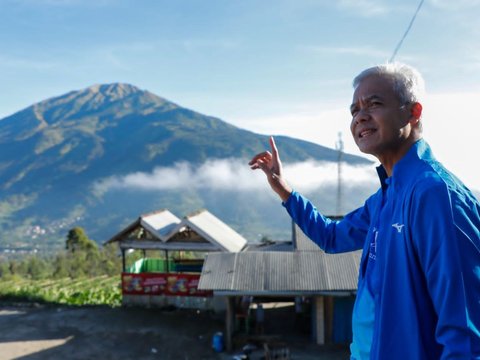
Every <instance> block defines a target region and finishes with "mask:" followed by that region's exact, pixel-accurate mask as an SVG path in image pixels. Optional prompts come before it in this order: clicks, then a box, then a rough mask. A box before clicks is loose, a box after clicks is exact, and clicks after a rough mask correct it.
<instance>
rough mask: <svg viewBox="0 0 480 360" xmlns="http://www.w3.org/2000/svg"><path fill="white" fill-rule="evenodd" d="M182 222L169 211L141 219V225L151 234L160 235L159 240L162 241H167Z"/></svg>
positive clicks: (143, 216)
mask: <svg viewBox="0 0 480 360" xmlns="http://www.w3.org/2000/svg"><path fill="white" fill-rule="evenodd" d="M180 222H181V220H180V219H179V218H178V217H176V216H175V215H173V214H172V213H171V212H170V211H168V210H163V211H160V212H156V213H152V214H148V215H142V216H141V217H140V224H141V225H142V226H143V227H145V229H147V230H148V231H150V232H151V233H154V234H156V235H158V238H159V239H160V240H162V241H166V240H167V238H168V236H169V235H171V233H172V231H173V230H174V229H175V228H176V226H177V225H178V224H180Z"/></svg>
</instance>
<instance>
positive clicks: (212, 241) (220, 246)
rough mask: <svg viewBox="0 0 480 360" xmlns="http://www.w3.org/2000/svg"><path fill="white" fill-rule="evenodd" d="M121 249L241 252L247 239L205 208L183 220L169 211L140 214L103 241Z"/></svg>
mask: <svg viewBox="0 0 480 360" xmlns="http://www.w3.org/2000/svg"><path fill="white" fill-rule="evenodd" d="M112 242H118V243H119V245H120V248H121V249H144V250H153V249H155V250H189V251H227V252H238V251H241V250H242V249H243V248H244V247H245V246H246V244H247V240H246V239H245V238H244V237H242V236H241V235H240V234H238V233H237V232H236V231H234V230H233V229H232V228H231V227H229V226H228V225H227V224H225V223H224V222H222V221H221V220H220V219H218V218H217V217H215V216H214V215H213V214H211V213H210V212H208V211H207V210H200V211H198V212H196V213H193V214H190V215H188V216H185V217H184V218H183V219H182V220H180V219H179V218H177V217H176V216H175V215H173V214H172V213H171V212H170V211H168V210H160V211H157V212H154V213H150V214H146V215H141V216H140V217H139V218H138V219H137V220H136V221H134V222H133V223H132V224H130V225H128V226H127V227H126V228H125V229H123V230H121V231H120V232H119V233H118V234H116V235H115V236H113V237H112V238H111V239H110V240H108V241H107V242H106V243H112Z"/></svg>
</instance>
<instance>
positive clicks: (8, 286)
mask: <svg viewBox="0 0 480 360" xmlns="http://www.w3.org/2000/svg"><path fill="white" fill-rule="evenodd" d="M0 300H3V301H21V302H23V301H26V302H40V303H51V304H62V305H108V306H112V307H114V306H120V305H121V302H122V292H121V287H120V278H119V276H111V277H108V276H98V277H93V278H81V279H70V278H63V279H58V280H28V279H19V280H8V281H1V280H0Z"/></svg>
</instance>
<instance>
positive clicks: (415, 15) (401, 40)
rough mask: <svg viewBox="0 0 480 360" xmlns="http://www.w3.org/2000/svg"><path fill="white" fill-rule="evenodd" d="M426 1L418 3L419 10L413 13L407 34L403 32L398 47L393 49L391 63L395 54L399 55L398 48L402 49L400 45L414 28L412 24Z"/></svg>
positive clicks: (422, 0) (421, 0)
mask: <svg viewBox="0 0 480 360" xmlns="http://www.w3.org/2000/svg"><path fill="white" fill-rule="evenodd" d="M424 1H425V0H420V4H418V7H417V10H416V11H415V14H413V17H412V20H410V24H409V25H408V27H407V30H406V31H405V34H403V36H402V38H401V39H400V42H399V43H398V45H397V47H396V48H395V50H394V51H393V55H392V57H391V58H390V60H388V62H389V63H391V62H393V60H394V59H395V56H397V52H398V50H400V47H401V46H402V44H403V40H405V38H406V37H407V35H408V33H409V32H410V29H411V28H412V25H413V23H414V22H415V19H416V17H417V14H418V12H419V11H420V8H421V7H422V5H423V2H424Z"/></svg>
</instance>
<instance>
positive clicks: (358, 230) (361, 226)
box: [283, 191, 370, 253]
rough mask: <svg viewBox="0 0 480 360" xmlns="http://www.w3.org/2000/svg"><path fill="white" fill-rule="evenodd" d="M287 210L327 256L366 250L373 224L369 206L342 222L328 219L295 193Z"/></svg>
mask: <svg viewBox="0 0 480 360" xmlns="http://www.w3.org/2000/svg"><path fill="white" fill-rule="evenodd" d="M283 206H284V207H285V208H286V210H287V212H288V213H289V215H290V216H291V217H292V219H293V221H294V222H295V223H296V224H297V225H298V226H299V227H300V229H302V231H303V232H304V233H305V235H307V236H308V237H309V238H310V239H311V240H312V241H313V242H314V243H316V244H317V245H318V246H319V247H320V248H321V249H323V250H324V251H325V252H327V253H341V252H347V251H354V250H359V249H362V248H363V245H364V242H365V238H366V235H367V232H368V228H369V223H370V216H369V212H368V208H367V206H366V205H365V206H363V207H361V208H359V209H357V210H355V211H353V212H351V213H349V214H348V215H346V216H345V217H344V219H342V220H340V221H334V220H331V219H328V218H326V217H324V216H323V215H322V214H320V212H318V210H317V209H316V207H315V206H314V205H313V204H312V203H311V202H310V201H309V200H308V199H306V198H305V197H303V196H302V195H300V194H299V193H297V192H296V191H293V192H292V194H291V195H290V197H289V198H288V199H287V201H285V202H284V203H283Z"/></svg>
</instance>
